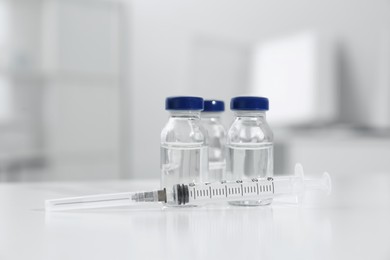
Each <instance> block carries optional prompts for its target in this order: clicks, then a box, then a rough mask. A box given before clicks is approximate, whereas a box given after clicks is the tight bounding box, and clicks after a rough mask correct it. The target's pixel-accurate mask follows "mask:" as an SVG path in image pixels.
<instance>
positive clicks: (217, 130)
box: [201, 112, 226, 182]
mask: <svg viewBox="0 0 390 260" xmlns="http://www.w3.org/2000/svg"><path fill="white" fill-rule="evenodd" d="M221 114H222V113H221V112H219V113H211V112H202V114H201V117H202V126H203V128H204V129H205V130H206V131H207V135H208V147H209V151H208V152H209V172H208V181H209V182H214V181H222V180H225V179H226V176H225V171H226V131H225V127H224V126H223V124H222V122H221Z"/></svg>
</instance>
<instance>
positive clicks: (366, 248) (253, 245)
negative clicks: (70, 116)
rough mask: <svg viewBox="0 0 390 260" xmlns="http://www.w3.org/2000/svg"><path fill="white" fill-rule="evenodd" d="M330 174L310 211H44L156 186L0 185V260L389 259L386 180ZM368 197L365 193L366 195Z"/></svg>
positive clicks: (284, 207) (389, 183) (389, 187)
mask: <svg viewBox="0 0 390 260" xmlns="http://www.w3.org/2000/svg"><path fill="white" fill-rule="evenodd" d="M347 176H348V175H345V176H343V177H337V176H332V177H333V188H334V189H333V193H332V195H331V196H330V197H328V198H327V199H326V200H325V201H322V204H319V205H318V204H317V206H315V205H313V204H311V203H308V204H306V205H304V206H296V205H289V204H285V203H282V202H280V201H279V202H275V203H274V204H273V206H272V207H251V208H242V207H227V206H219V207H208V208H186V209H165V210H161V208H160V207H157V206H155V207H149V208H143V209H138V210H136V209H129V208H118V209H105V210H89V211H78V212H62V213H52V214H45V212H44V210H43V201H44V200H45V199H49V198H60V197H64V196H76V195H86V194H94V193H107V192H119V191H129V190H143V189H149V188H155V187H158V183H157V181H144V182H141V181H107V182H85V183H82V182H78V183H69V182H68V183H35V184H34V183H29V184H4V183H3V184H0V259H6V260H8V259H48V260H53V259H93V260H97V259H390V174H367V178H366V180H367V182H364V178H363V176H360V177H356V176H354V175H349V176H350V177H354V179H353V180H352V181H353V183H350V185H349V186H348V185H347V183H346V181H347ZM367 192H370V193H367Z"/></svg>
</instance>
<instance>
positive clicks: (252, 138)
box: [227, 96, 273, 206]
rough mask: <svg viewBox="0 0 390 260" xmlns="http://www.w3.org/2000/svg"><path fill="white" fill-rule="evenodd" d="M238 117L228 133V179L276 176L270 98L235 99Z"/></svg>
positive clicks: (263, 202)
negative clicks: (268, 112)
mask: <svg viewBox="0 0 390 260" xmlns="http://www.w3.org/2000/svg"><path fill="white" fill-rule="evenodd" d="M230 108H231V110H232V111H234V113H235V120H234V122H233V123H232V125H231V126H230V129H229V131H228V134H227V147H228V149H227V150H228V158H229V160H228V161H229V163H228V167H227V168H228V169H227V177H228V180H240V179H241V180H243V179H252V178H267V177H272V176H273V133H272V131H271V128H270V127H269V125H268V123H267V120H266V111H268V109H269V101H268V99H267V98H265V97H254V96H242V97H235V98H232V99H231V102H230ZM271 202H272V199H264V200H246V201H235V202H231V204H234V205H241V206H257V205H268V204H270V203H271Z"/></svg>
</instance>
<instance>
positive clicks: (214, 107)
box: [203, 99, 225, 112]
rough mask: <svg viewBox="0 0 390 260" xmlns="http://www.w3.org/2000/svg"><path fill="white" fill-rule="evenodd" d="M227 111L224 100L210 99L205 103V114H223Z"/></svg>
mask: <svg viewBox="0 0 390 260" xmlns="http://www.w3.org/2000/svg"><path fill="white" fill-rule="evenodd" d="M223 111H225V102H223V101H222V100H214V99H209V100H205V101H204V110H203V112H223Z"/></svg>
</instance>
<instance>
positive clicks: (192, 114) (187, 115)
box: [169, 110, 200, 119]
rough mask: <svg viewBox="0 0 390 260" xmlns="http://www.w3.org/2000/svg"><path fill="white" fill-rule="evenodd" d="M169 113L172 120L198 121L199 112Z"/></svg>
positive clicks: (181, 111)
mask: <svg viewBox="0 0 390 260" xmlns="http://www.w3.org/2000/svg"><path fill="white" fill-rule="evenodd" d="M169 113H170V116H171V117H172V118H192V119H200V111H195V110H175V111H173V110H171V111H169Z"/></svg>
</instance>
